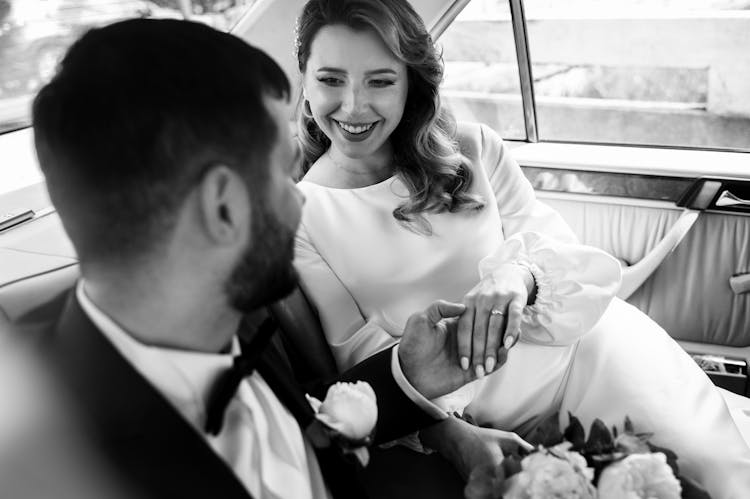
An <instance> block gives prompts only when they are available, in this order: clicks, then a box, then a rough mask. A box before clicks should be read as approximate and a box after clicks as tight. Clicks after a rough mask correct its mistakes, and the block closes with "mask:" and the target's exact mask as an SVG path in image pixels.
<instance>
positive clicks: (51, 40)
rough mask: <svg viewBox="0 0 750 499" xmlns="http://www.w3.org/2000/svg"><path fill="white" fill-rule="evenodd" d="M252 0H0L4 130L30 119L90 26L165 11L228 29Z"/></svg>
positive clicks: (0, 109) (0, 108)
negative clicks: (35, 101)
mask: <svg viewBox="0 0 750 499" xmlns="http://www.w3.org/2000/svg"><path fill="white" fill-rule="evenodd" d="M254 1H255V0H0V133H1V132H3V131H7V130H12V129H16V128H20V127H23V126H26V125H28V121H29V104H30V102H31V99H32V98H33V96H34V94H35V93H36V91H37V90H39V88H40V87H41V86H42V85H43V84H44V83H45V82H46V81H47V80H48V79H49V78H50V77H51V76H52V75H53V74H54V70H55V66H56V65H57V62H58V61H59V60H60V58H61V56H62V55H63V54H64V53H65V50H66V49H67V47H68V46H69V45H70V44H71V43H72V42H73V41H74V40H75V39H76V38H77V37H78V36H80V35H81V34H82V33H83V32H85V31H86V30H87V29H90V28H93V27H96V26H102V25H105V24H109V23H112V22H115V21H118V20H122V19H126V18H132V17H161V18H165V17H166V18H178V19H181V18H189V19H192V20H195V21H199V22H204V23H206V24H209V25H211V26H213V27H215V28H217V29H222V30H228V29H230V28H231V27H232V26H233V25H234V23H235V22H236V21H237V20H238V18H239V16H241V15H242V14H243V13H244V12H245V11H246V10H247V9H248V8H249V7H250V6H251V5H252V4H253V3H254Z"/></svg>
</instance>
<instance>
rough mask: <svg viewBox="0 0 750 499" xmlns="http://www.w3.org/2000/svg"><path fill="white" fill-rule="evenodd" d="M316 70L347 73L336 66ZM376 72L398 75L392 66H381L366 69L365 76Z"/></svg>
mask: <svg viewBox="0 0 750 499" xmlns="http://www.w3.org/2000/svg"><path fill="white" fill-rule="evenodd" d="M316 71H317V72H321V73H346V70H345V69H342V68H334V67H331V66H323V67H322V68H318V69H316ZM375 74H386V75H392V76H398V73H397V72H396V71H395V70H393V69H391V68H379V69H372V70H370V71H365V76H372V75H375Z"/></svg>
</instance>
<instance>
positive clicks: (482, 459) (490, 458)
mask: <svg viewBox="0 0 750 499" xmlns="http://www.w3.org/2000/svg"><path fill="white" fill-rule="evenodd" d="M419 438H420V440H421V441H422V443H423V444H424V445H426V446H427V447H429V448H431V449H434V450H436V451H437V452H438V453H439V454H440V455H441V456H443V457H444V458H446V459H447V460H448V461H450V463H451V464H453V466H454V467H455V468H456V471H458V473H459V474H460V475H461V477H462V478H463V479H464V480H468V478H469V477H470V475H471V474H472V473H473V472H474V470H476V469H478V468H481V467H483V466H487V465H489V466H491V467H494V468H497V467H499V466H500V464H501V463H502V462H503V458H504V456H506V455H508V454H514V453H518V450H519V449H521V448H522V449H524V450H527V451H530V450H532V449H533V447H532V446H531V444H529V443H528V442H526V441H525V440H523V439H522V438H521V437H519V436H518V435H517V434H516V433H513V432H510V431H502V430H496V429H494V428H482V427H479V426H476V425H473V424H471V423H468V422H466V421H464V420H462V419H458V418H448V419H446V420H445V421H441V422H440V423H438V424H436V425H433V426H430V427H429V428H426V429H424V430H421V431H420V432H419Z"/></svg>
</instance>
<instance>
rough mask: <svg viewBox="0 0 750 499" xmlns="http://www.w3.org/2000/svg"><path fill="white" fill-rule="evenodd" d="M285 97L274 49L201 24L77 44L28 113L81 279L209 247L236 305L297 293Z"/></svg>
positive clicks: (99, 33) (117, 30) (125, 26)
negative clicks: (266, 51)
mask: <svg viewBox="0 0 750 499" xmlns="http://www.w3.org/2000/svg"><path fill="white" fill-rule="evenodd" d="M288 95H289V82H288V80H287V78H286V77H285V75H284V73H283V71H282V70H281V69H280V68H279V67H278V65H276V63H274V62H273V61H272V60H271V59H270V58H269V57H268V56H267V55H266V54H264V53H263V52H261V51H260V50H258V49H255V48H253V47H251V46H249V45H248V44H246V43H245V42H243V41H242V40H240V39H238V38H236V37H234V36H232V35H229V34H226V33H221V32H219V31H216V30H214V29H212V28H209V27H207V26H204V25H201V24H196V23H190V22H185V21H174V20H144V19H138V20H131V21H124V22H121V23H117V24H113V25H111V26H108V27H105V28H101V29H95V30H92V31H89V32H88V33H87V34H85V35H84V36H83V37H82V38H81V39H80V40H78V41H77V42H76V43H75V44H73V46H72V47H71V48H70V50H69V51H68V53H67V54H66V56H65V58H64V59H63V61H62V63H61V65H60V68H59V71H58V73H57V75H56V76H55V77H54V78H53V79H52V81H51V82H50V83H49V84H48V85H46V86H45V87H44V88H43V89H42V90H41V91H40V92H39V95H38V96H37V97H36V100H35V101H34V106H33V120H34V129H35V140H36V147H37V153H38V156H39V161H40V164H41V167H42V170H43V171H44V174H45V176H46V178H47V186H48V190H49V192H50V196H51V199H52V201H53V203H54V204H55V206H56V208H57V210H58V212H59V214H60V217H61V219H62V221H63V225H64V226H65V229H66V231H67V232H68V235H69V236H70V238H71V240H72V242H73V245H74V246H75V248H76V251H77V253H78V256H79V258H80V259H81V268H82V271H83V273H84V276H85V277H87V278H88V277H89V276H87V273H89V274H91V273H97V272H102V271H103V272H107V271H110V270H115V269H118V268H138V266H139V265H142V264H143V263H154V262H158V261H160V260H162V261H163V260H165V259H170V260H169V261H174V260H175V259H177V260H179V259H180V258H182V256H183V255H185V254H187V253H190V252H192V253H194V254H195V253H201V252H202V253H203V260H202V263H203V264H205V265H206V266H209V267H211V272H212V273H214V274H221V275H219V277H218V278H219V279H222V280H223V282H224V284H225V289H226V290H227V291H229V299H230V300H231V302H232V303H233V304H234V305H235V306H236V307H238V308H241V309H247V308H253V307H255V306H258V305H260V304H262V303H264V302H266V301H268V300H270V299H273V298H277V297H278V295H283V294H284V293H285V292H287V291H289V289H290V287H291V285H292V284H293V283H294V279H293V278H294V272H293V270H291V258H292V251H293V250H292V244H293V242H292V241H293V235H294V231H295V230H296V226H297V224H298V221H299V211H300V199H299V195H298V194H297V192H296V189H295V188H294V185H293V184H292V182H291V179H290V178H289V176H288V172H287V171H286V170H287V169H288V168H291V167H292V163H293V162H294V160H295V157H294V154H293V152H292V147H291V140H290V138H289V132H288V130H287V126H286V123H285V122H284V120H283V117H282V116H283V115H282V114H281V110H282V109H281V107H282V104H283V102H285V101H286V100H287V99H288ZM185 261H186V262H188V261H190V258H187V257H185ZM193 261H194V260H193ZM194 262H195V261H194ZM199 264H200V261H199ZM185 271H186V272H189V271H190V269H185ZM274 295H276V296H274Z"/></svg>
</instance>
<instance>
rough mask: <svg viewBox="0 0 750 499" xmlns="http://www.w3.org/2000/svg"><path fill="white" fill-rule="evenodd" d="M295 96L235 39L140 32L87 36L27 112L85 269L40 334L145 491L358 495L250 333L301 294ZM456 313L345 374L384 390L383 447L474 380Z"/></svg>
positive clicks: (107, 445) (114, 30)
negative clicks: (461, 351) (463, 364)
mask: <svg viewBox="0 0 750 499" xmlns="http://www.w3.org/2000/svg"><path fill="white" fill-rule="evenodd" d="M289 94H290V88H289V83H288V81H287V79H286V77H285V76H284V74H283V72H282V71H281V69H280V68H279V67H278V66H277V65H276V64H275V63H274V62H273V61H272V60H271V59H270V58H269V57H268V56H266V55H265V54H264V53H262V52H261V51H259V50H257V49H255V48H252V47H251V46H249V45H247V44H246V43H245V42H243V41H241V40H240V39H238V38H236V37H233V36H231V35H228V34H224V33H221V32H218V31H215V30H213V29H211V28H209V27H206V26H203V25H200V24H195V23H190V22H184V21H173V20H159V21H156V20H131V21H125V22H121V23H117V24H114V25H111V26H108V27H105V28H102V29H95V30H92V31H90V32H88V33H87V34H85V35H84V36H83V37H82V38H81V39H80V40H79V41H77V42H76V43H75V44H74V45H73V46H72V47H71V49H70V50H69V52H68V53H67V55H66V56H65V58H64V60H63V61H62V63H61V66H60V68H59V72H58V74H57V75H56V76H55V77H54V78H53V80H52V81H51V82H50V83H49V84H48V85H46V86H45V87H44V88H43V89H42V90H41V91H40V92H39V95H38V96H37V97H36V100H35V101H34V106H33V119H34V131H35V140H36V147H37V153H38V157H39V161H40V164H41V167H42V170H43V171H44V174H45V176H46V179H47V187H48V190H49V193H50V196H51V199H52V201H53V203H54V205H55V207H56V208H57V211H58V213H59V215H60V217H61V219H62V222H63V225H64V227H65V230H66V231H67V233H68V235H69V237H70V239H71V240H72V242H73V244H74V246H75V249H76V251H77V254H78V256H79V258H80V264H81V274H82V278H81V280H80V281H79V282H78V284H77V286H76V287H75V289H72V290H70V292H69V293H68V295H67V298H66V302H65V305H64V306H63V309H62V312H61V313H60V315H59V317H58V318H57V319H56V321H55V324H54V325H52V326H50V327H49V329H48V330H46V331H45V333H46V337H45V344H46V345H48V346H49V348H48V354H49V359H50V363H51V364H52V365H53V366H54V367H55V368H56V369H57V373H58V374H59V376H60V378H61V379H62V380H63V381H64V382H65V383H66V385H67V387H68V388H69V389H70V393H71V394H72V397H73V400H74V401H76V402H77V403H78V406H79V408H80V410H81V413H82V415H83V417H84V418H85V419H86V421H87V422H88V423H89V424H90V430H91V435H92V438H93V439H94V441H95V443H96V444H97V445H98V446H99V447H100V448H101V451H102V454H103V455H104V456H105V457H106V458H107V459H108V460H109V461H110V464H112V465H113V466H114V468H115V469H117V470H119V471H120V472H121V473H122V474H123V477H124V478H125V480H126V481H127V483H129V484H130V485H132V486H133V487H134V488H135V489H136V490H138V491H140V492H141V494H142V495H145V496H148V497H223V498H235V497H236V498H247V497H256V498H260V497H264V498H265V497H271V498H282V497H289V498H304V497H311V498H323V497H342V498H343V497H361V496H362V491H361V490H359V489H358V487H359V483H358V481H357V475H356V473H355V472H352V471H350V470H349V469H347V468H346V466H348V464H347V463H345V462H344V461H343V460H342V459H341V455H340V453H339V452H337V450H336V448H335V447H327V448H319V447H316V444H315V443H314V442H312V441H311V440H310V439H308V434H307V433H306V430H307V429H308V428H309V427H310V423H311V421H312V420H313V414H312V412H311V409H310V407H309V405H308V404H307V402H306V400H305V398H304V395H303V394H302V393H301V392H300V391H299V390H298V388H297V386H296V385H295V384H294V382H293V381H292V379H293V378H292V376H291V374H290V370H289V366H288V365H287V364H286V360H285V357H284V355H283V353H282V352H281V351H280V350H279V349H277V348H276V344H275V343H274V341H272V340H270V335H269V334H268V333H269V332H270V331H273V326H272V324H270V323H269V322H268V321H267V320H266V321H260V320H258V321H253V320H250V319H252V318H253V316H256V315H259V314H260V315H262V312H260V311H262V310H263V308H264V306H265V305H267V304H269V303H271V302H273V301H275V300H278V299H279V298H281V297H283V296H285V295H286V294H287V293H288V292H289V291H290V290H291V289H292V288H293V287H294V285H295V282H296V275H295V272H294V270H293V267H292V265H291V261H292V258H293V240H294V234H295V231H296V228H297V225H298V223H299V219H300V212H301V207H302V203H303V199H302V196H301V194H300V193H299V191H298V190H297V189H296V187H295V185H294V182H293V181H292V179H291V177H290V174H291V173H292V171H293V170H294V168H295V165H296V163H297V161H298V159H299V158H298V153H297V152H296V150H295V149H294V148H293V147H292V140H291V138H290V136H289V131H288V126H287V123H286V122H285V120H284V118H283V117H284V112H283V106H284V104H285V103H286V101H287V100H288V98H289ZM462 311H463V307H462V306H461V305H454V304H449V303H436V304H434V305H432V306H431V307H429V308H428V309H427V310H426V311H425V312H423V313H419V314H415V315H414V316H413V317H412V318H411V319H410V320H409V323H408V325H407V328H406V331H405V333H404V337H403V340H402V342H401V345H400V346H399V347H396V348H394V349H392V350H388V351H384V352H381V353H380V354H379V355H376V356H375V357H372V358H370V359H368V360H367V361H365V362H363V363H362V364H360V365H358V366H356V367H355V368H353V369H352V370H351V371H349V372H347V373H344V374H343V375H342V376H341V378H340V379H342V380H364V381H368V382H370V384H371V385H372V386H373V387H374V389H375V392H376V394H377V397H378V409H379V417H378V425H377V429H376V437H377V439H378V440H379V441H384V440H389V439H393V438H396V437H398V436H401V435H404V434H407V433H409V432H412V431H415V430H416V429H418V428H420V427H423V426H426V425H429V424H431V423H433V422H435V421H436V420H437V419H440V418H442V417H444V416H443V415H441V413H440V411H439V410H438V409H437V408H436V407H435V406H433V405H431V404H430V403H429V402H428V400H427V399H431V398H434V397H436V396H439V395H442V394H445V393H448V392H450V391H453V390H454V389H456V388H458V387H459V386H461V385H462V384H464V383H466V382H467V381H469V378H468V376H470V374H469V373H468V372H464V371H463V370H461V369H460V367H458V366H457V365H456V362H455V338H454V335H453V333H455V327H453V322H452V321H451V320H450V318H451V317H455V316H457V315H459V314H460V313H461V312H462ZM243 317H244V318H246V319H247V320H244V321H243ZM261 319H262V317H261ZM443 319H448V320H443ZM251 322H255V323H257V322H262V323H263V325H262V326H261V327H260V328H259V329H258V331H257V332H255V333H253V332H249V331H247V329H248V328H249V326H248V324H250V323H251ZM238 328H239V329H243V328H244V329H245V332H247V333H248V335H247V336H248V338H250V339H249V340H248V341H247V342H244V341H240V339H239V338H238V336H237V335H236V333H237V331H238ZM240 350H242V355H243V357H242V358H241V360H240V358H239V356H238V354H239V352H240ZM243 366H244V368H247V367H248V366H250V369H245V371H244V372H242V373H238V371H237V370H238V369H239V368H240V367H243ZM227 373H233V374H229V375H228V374H227ZM233 376H235V378H236V383H234V385H233V386H232V383H228V384H227V383H224V382H223V381H222V380H224V381H226V380H227V379H231V378H232V377H233ZM237 385H239V386H237ZM217 387H218V388H217ZM323 388H324V387H323ZM217 390H218V391H217ZM217 393H218V395H217ZM321 393H324V392H321ZM222 399H223V400H222ZM216 401H219V403H218V405H217V404H214V402H216Z"/></svg>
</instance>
